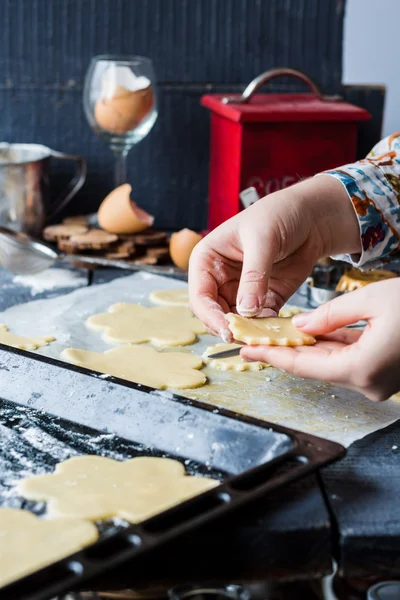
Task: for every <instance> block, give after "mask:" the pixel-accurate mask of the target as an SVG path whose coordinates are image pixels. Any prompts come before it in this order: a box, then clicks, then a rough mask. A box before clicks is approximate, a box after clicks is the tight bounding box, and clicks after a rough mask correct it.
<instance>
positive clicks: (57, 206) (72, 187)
mask: <svg viewBox="0 0 400 600" xmlns="http://www.w3.org/2000/svg"><path fill="white" fill-rule="evenodd" d="M51 156H52V158H56V159H59V160H73V161H75V162H76V163H77V165H76V172H75V175H74V176H73V177H72V179H71V180H70V182H69V183H68V185H67V187H66V188H65V189H64V190H63V191H62V192H61V194H60V195H59V197H58V198H57V200H56V201H55V202H54V203H52V205H51V207H50V213H49V217H48V219H49V220H52V219H54V217H55V216H56V215H58V213H59V212H60V211H61V210H62V209H63V208H65V207H66V206H67V204H68V203H69V202H70V201H71V200H72V198H73V197H74V196H75V195H76V193H77V192H79V190H80V189H81V187H82V186H83V184H84V183H85V181H86V173H87V165H86V160H85V159H84V158H82V157H81V156H74V155H72V154H64V153H63V152H57V151H56V150H52V151H51Z"/></svg>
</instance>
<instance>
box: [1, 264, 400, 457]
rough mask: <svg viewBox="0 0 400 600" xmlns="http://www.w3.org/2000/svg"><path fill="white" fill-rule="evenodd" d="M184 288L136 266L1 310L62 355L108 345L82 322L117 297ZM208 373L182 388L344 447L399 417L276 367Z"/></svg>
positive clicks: (399, 411) (392, 406)
mask: <svg viewBox="0 0 400 600" xmlns="http://www.w3.org/2000/svg"><path fill="white" fill-rule="evenodd" d="M185 287H186V284H184V283H183V282H181V281H176V280H173V279H169V278H164V277H159V276H156V275H150V274H146V273H136V274H134V275H130V276H128V277H122V278H119V279H116V280H114V281H112V282H111V283H106V284H102V285H96V286H92V287H88V288H84V289H80V290H76V291H74V292H72V293H70V294H68V295H65V296H62V297H58V298H53V299H49V300H38V301H33V302H30V303H27V304H24V305H19V306H15V307H12V308H10V309H8V310H6V311H4V312H3V313H1V314H0V322H2V323H5V324H6V325H8V326H9V327H10V329H12V331H14V332H15V333H19V334H23V335H29V336H31V335H32V336H37V335H41V333H43V332H45V333H46V335H53V336H54V337H55V338H56V341H55V342H53V343H52V344H50V345H49V346H47V347H45V348H41V349H40V350H38V351H37V353H38V354H42V355H45V356H50V357H53V358H56V359H60V353H61V351H62V350H63V349H64V348H67V347H72V348H79V349H83V350H96V351H104V350H107V349H109V348H112V347H113V345H110V344H107V343H105V342H104V341H103V340H102V339H101V335H100V334H99V333H98V332H94V331H91V330H89V329H87V328H86V327H85V324H84V321H85V320H86V319H87V318H88V317H89V316H90V315H93V314H96V313H99V312H104V311H105V310H107V308H108V307H109V306H110V305H111V304H114V303H116V302H137V303H140V304H143V305H146V306H150V305H151V303H150V302H149V300H148V296H149V294H150V292H152V291H153V290H161V289H174V288H175V289H176V288H180V289H182V288H185ZM296 303H298V300H297V301H296ZM216 341H217V340H216V338H215V337H213V336H211V335H203V336H201V337H200V340H199V341H198V342H197V343H196V344H193V345H191V346H186V347H185V348H180V351H185V352H194V353H196V354H198V355H199V356H201V354H203V352H204V351H205V350H206V348H207V347H209V346H212V345H213V344H215V343H216ZM204 372H205V373H206V375H207V377H208V379H209V384H206V385H205V386H204V387H203V388H200V389H199V390H187V391H184V392H182V391H181V392H180V394H181V395H185V396H186V397H188V398H198V399H200V400H202V401H204V402H207V403H210V404H213V405H215V406H222V407H225V408H229V409H231V410H236V411H238V412H241V413H244V414H247V415H251V416H255V417H258V418H261V419H265V420H268V421H272V422H276V423H280V424H283V425H286V426H288V427H292V428H295V429H300V430H302V431H306V432H309V433H314V434H316V435H319V436H321V437H326V438H328V439H331V440H334V441H337V442H340V443H342V444H344V445H345V446H349V445H350V444H351V443H352V442H353V441H354V440H356V439H359V438H361V437H364V436H365V435H367V434H368V433H371V432H373V431H376V430H378V429H381V428H383V427H385V426H387V425H389V424H390V423H393V422H394V421H396V420H397V419H399V418H400V405H399V404H396V403H395V402H391V401H388V402H384V403H381V404H374V403H372V402H370V401H369V400H366V399H365V398H363V397H362V396H360V395H359V394H356V393H354V392H350V391H348V390H344V389H342V388H338V387H335V386H331V385H329V384H325V383H321V382H314V381H303V380H300V379H297V378H295V377H292V376H290V375H287V374H284V373H282V372H280V371H278V370H276V369H266V370H264V371H259V372H257V373H249V372H243V373H231V372H225V373H224V372H219V371H218V372H217V371H216V370H213V369H211V368H208V367H205V369H204ZM71 392H72V393H73V390H71ZM66 401H68V400H67V399H66ZM82 402H84V400H82ZM47 410H48V408H47Z"/></svg>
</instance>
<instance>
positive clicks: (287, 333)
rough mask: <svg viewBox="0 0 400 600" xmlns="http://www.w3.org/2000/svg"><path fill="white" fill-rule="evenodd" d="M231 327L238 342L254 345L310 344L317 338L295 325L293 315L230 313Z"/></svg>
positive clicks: (228, 315) (228, 318) (228, 316)
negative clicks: (253, 315)
mask: <svg viewBox="0 0 400 600" xmlns="http://www.w3.org/2000/svg"><path fill="white" fill-rule="evenodd" d="M225 317H226V318H227V320H228V323H229V329H230V330H231V332H232V333H233V336H234V338H235V339H236V340H237V341H238V342H244V343H245V344H251V345H254V346H261V345H263V346H310V345H312V344H315V341H316V340H315V338H314V337H312V336H311V335H308V334H307V333H303V332H302V331H300V330H299V329H297V327H295V326H294V324H293V322H292V319H291V317H264V318H260V319H257V318H255V319H254V318H248V317H241V316H239V315H235V314H233V313H228V314H227V315H225Z"/></svg>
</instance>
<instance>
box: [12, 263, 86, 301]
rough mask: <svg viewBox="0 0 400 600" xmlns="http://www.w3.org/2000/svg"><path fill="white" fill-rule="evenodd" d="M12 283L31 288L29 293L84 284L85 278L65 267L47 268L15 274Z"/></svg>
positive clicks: (34, 293)
mask: <svg viewBox="0 0 400 600" xmlns="http://www.w3.org/2000/svg"><path fill="white" fill-rule="evenodd" d="M13 283H19V284H20V285H23V286H24V287H29V288H31V295H32V296H36V294H41V293H42V292H45V291H48V290H54V289H57V288H73V287H79V286H81V285H82V286H84V285H86V278H85V277H82V276H81V275H79V274H78V273H75V272H74V271H69V270H67V269H47V270H46V271H43V272H42V273H36V275H16V276H15V277H14V279H13Z"/></svg>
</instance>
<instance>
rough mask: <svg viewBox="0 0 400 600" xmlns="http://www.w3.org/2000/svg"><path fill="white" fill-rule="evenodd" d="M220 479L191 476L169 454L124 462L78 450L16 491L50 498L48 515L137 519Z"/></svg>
mask: <svg viewBox="0 0 400 600" xmlns="http://www.w3.org/2000/svg"><path fill="white" fill-rule="evenodd" d="M218 484H219V481H217V480H215V479H210V478H206V477H190V476H188V475H186V474H185V468H184V466H183V465H182V464H181V463H180V462H178V461H177V460H172V459H170V458H155V457H150V456H144V457H138V458H132V459H130V460H127V461H124V462H120V461H117V460H112V459H110V458H104V457H100V456H78V457H74V458H69V459H68V460H66V461H64V462H62V463H59V464H58V465H56V468H55V471H54V474H51V475H38V476H36V477H30V478H29V479H25V480H23V481H21V482H20V483H19V485H18V488H17V490H18V493H19V494H21V495H22V496H23V497H24V498H28V499H30V500H39V501H45V502H47V514H48V515H49V516H50V517H59V516H64V517H73V518H82V519H89V520H91V521H97V520H99V519H108V518H111V517H120V518H121V519H125V520H127V521H129V522H130V523H139V522H140V521H144V520H145V519H148V518H149V517H151V516H153V515H155V514H157V513H159V512H162V511H164V510H166V509H168V508H170V507H171V506H175V505H176V504H179V503H180V502H183V501H184V500H187V499H188V498H191V497H192V496H196V495H197V494H201V493H202V492H205V491H207V490H209V489H211V488H213V487H215V486H217V485H218Z"/></svg>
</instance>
